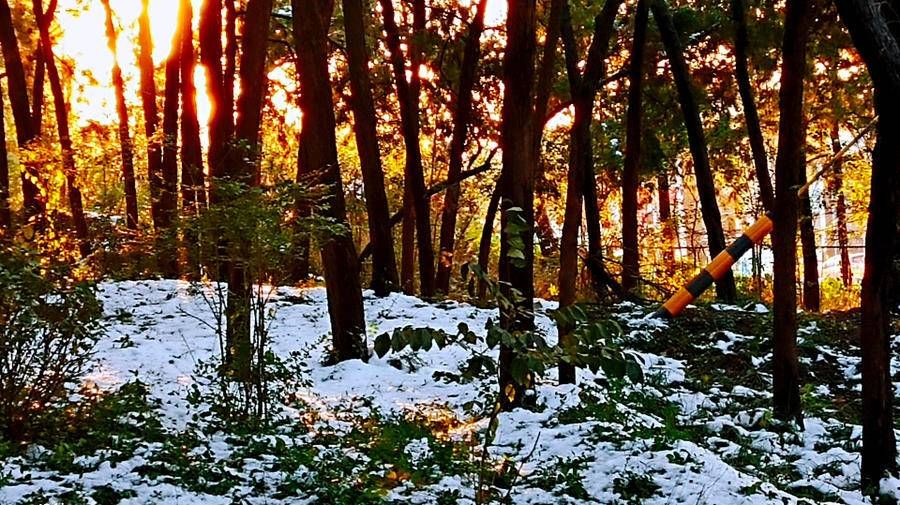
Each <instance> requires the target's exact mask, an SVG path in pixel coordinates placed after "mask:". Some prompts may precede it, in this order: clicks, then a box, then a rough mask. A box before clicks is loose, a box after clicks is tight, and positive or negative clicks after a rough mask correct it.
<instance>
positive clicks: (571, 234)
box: [559, 0, 622, 384]
mask: <svg viewBox="0 0 900 505" xmlns="http://www.w3.org/2000/svg"><path fill="white" fill-rule="evenodd" d="M621 3H622V2H621V0H607V2H606V3H605V4H604V5H603V10H602V12H601V13H600V15H598V16H597V18H596V19H595V20H594V34H593V37H592V39H591V45H590V48H589V49H588V57H587V62H586V64H585V69H584V72H583V73H582V72H580V71H579V70H578V60H579V57H578V49H577V46H576V42H575V34H574V31H573V28H572V17H571V13H570V11H569V5H568V2H564V4H563V13H562V39H563V48H564V52H565V60H566V74H567V76H568V80H569V89H570V90H571V91H570V92H571V95H572V104H573V106H574V108H575V117H574V119H573V121H572V129H571V133H570V138H569V167H568V172H567V175H566V182H567V186H566V206H565V214H564V217H563V229H562V239H561V241H560V251H559V306H560V308H563V307H567V306H569V305H572V304H574V303H575V299H576V294H577V286H576V277H577V274H578V229H579V227H580V226H581V209H582V202H584V205H585V211H586V219H587V227H588V230H589V238H588V242H589V245H588V256H589V260H588V261H589V262H591V263H593V262H595V261H602V260H600V249H599V246H600V244H599V218H600V216H599V212H598V209H597V195H596V188H595V186H594V185H595V180H594V170H593V154H592V145H591V120H592V119H593V110H594V95H595V94H596V91H597V86H598V85H599V82H600V78H601V77H602V75H603V73H604V68H603V66H604V65H603V60H604V59H605V58H606V55H607V54H608V53H609V45H610V39H611V37H612V34H613V22H614V21H615V15H616V12H617V11H618V8H619V5H621ZM594 220H596V221H595V222H592V221H594ZM592 239H593V240H592ZM601 264H602V263H601ZM592 272H593V270H592ZM573 329H574V328H573V327H572V326H571V325H564V324H560V325H559V342H560V346H561V347H562V348H563V349H566V348H567V347H570V346H571V345H573V342H572V340H571V333H572V330H573ZM575 375H576V374H575V367H574V366H573V365H572V364H570V363H568V362H565V361H561V362H560V363H559V381H560V383H563V384H565V383H574V382H575Z"/></svg>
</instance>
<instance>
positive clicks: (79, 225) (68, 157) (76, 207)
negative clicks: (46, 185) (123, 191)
mask: <svg viewBox="0 0 900 505" xmlns="http://www.w3.org/2000/svg"><path fill="white" fill-rule="evenodd" d="M32 4H33V6H34V17H35V19H36V20H37V23H38V29H39V32H40V37H41V50H42V51H43V54H44V61H45V62H46V64H47V77H48V80H49V81H50V92H51V93H52V95H53V108H54V111H55V112H56V126H57V132H58V134H59V146H60V150H61V151H62V164H63V173H65V176H66V187H67V190H68V191H67V194H68V198H69V212H71V213H72V223H73V224H74V226H75V237H76V238H77V239H78V250H79V251H80V252H81V256H82V257H86V256H88V255H89V254H90V253H91V245H90V237H89V236H88V228H87V221H86V220H85V217H84V207H83V204H82V201H81V191H80V190H79V188H78V181H77V172H76V167H75V151H74V150H73V149H72V139H71V137H70V136H69V105H68V104H67V103H66V100H65V97H64V95H63V88H62V82H61V80H60V77H59V71H58V70H57V68H56V60H55V59H54V56H53V42H52V39H51V38H50V24H51V23H52V22H53V15H54V12H53V11H54V9H55V3H51V4H50V5H51V7H50V9H48V11H47V12H46V13H44V12H43V5H42V3H41V0H33V2H32Z"/></svg>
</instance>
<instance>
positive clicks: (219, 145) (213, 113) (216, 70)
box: [198, 0, 235, 203]
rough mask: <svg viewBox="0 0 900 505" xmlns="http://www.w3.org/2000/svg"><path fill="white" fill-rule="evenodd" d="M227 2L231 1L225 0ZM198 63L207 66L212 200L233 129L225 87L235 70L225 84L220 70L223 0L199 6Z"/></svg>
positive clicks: (231, 41) (208, 0) (206, 0)
mask: <svg viewBox="0 0 900 505" xmlns="http://www.w3.org/2000/svg"><path fill="white" fill-rule="evenodd" d="M226 3H231V2H230V0H226ZM198 32H199V45H200V64H201V65H202V66H203V68H204V69H205V70H206V93H207V95H208V96H209V103H210V109H211V110H210V117H209V125H208V126H209V148H208V151H207V164H208V165H209V177H210V188H209V201H210V203H215V202H216V201H217V200H216V192H215V179H217V178H220V177H223V175H224V166H223V162H224V159H225V152H226V147H227V144H228V139H229V138H230V137H231V134H232V131H233V129H234V118H233V113H234V111H233V108H234V107H233V105H234V104H233V101H231V100H228V97H229V96H231V91H229V90H228V87H229V86H231V83H232V82H234V81H233V79H234V74H233V73H232V74H231V75H230V76H229V80H228V81H227V84H228V86H226V81H225V76H224V75H223V71H222V0H203V3H202V4H201V6H200V21H199V24H198ZM227 35H228V37H229V39H228V41H229V42H228V43H229V44H232V45H233V44H234V35H235V33H234V31H233V30H231V31H229V32H227Z"/></svg>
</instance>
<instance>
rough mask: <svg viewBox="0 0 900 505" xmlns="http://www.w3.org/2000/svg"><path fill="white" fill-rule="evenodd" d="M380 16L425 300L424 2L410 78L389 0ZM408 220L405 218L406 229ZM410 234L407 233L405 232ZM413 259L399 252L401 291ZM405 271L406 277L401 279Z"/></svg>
mask: <svg viewBox="0 0 900 505" xmlns="http://www.w3.org/2000/svg"><path fill="white" fill-rule="evenodd" d="M379 1H380V3H381V11H382V16H383V18H384V31H385V34H386V41H387V47H388V51H389V52H390V61H391V68H392V70H393V74H394V87H395V89H396V93H397V101H398V102H399V103H400V122H401V127H402V130H403V143H404V145H405V147H406V163H405V169H404V180H405V187H406V189H405V191H406V193H405V195H404V209H409V208H410V207H409V203H410V202H411V203H412V207H411V208H412V210H413V211H414V212H413V214H414V217H415V227H416V246H417V248H418V253H419V284H420V292H421V294H422V296H424V297H430V296H433V295H434V281H435V274H434V251H433V248H432V245H431V217H430V216H431V210H430V208H431V205H430V203H429V200H428V196H427V195H426V189H425V174H424V171H423V168H422V152H421V148H420V146H419V81H420V79H419V62H420V58H421V56H420V55H419V51H421V48H419V47H418V41H419V39H421V38H422V35H423V32H424V28H425V3H424V0H415V1H414V3H413V18H414V21H413V24H414V25H415V26H414V32H415V33H414V34H413V37H412V42H410V43H409V52H410V62H411V63H412V77H411V79H410V81H409V82H407V80H406V63H405V61H404V56H403V50H402V48H401V46H400V31H399V29H398V28H397V23H396V22H395V21H394V5H393V3H392V1H391V0H379ZM408 223H409V218H407V228H409V226H408ZM407 233H409V232H407ZM411 261H412V259H411V257H410V251H409V247H408V246H406V247H404V249H403V251H402V252H401V261H400V276H401V279H400V280H401V283H402V284H403V290H404V291H405V292H410V287H411V286H410V285H409V281H410V274H409V266H410V263H411ZM404 269H405V271H406V272H407V275H406V276H405V277H404V274H403V272H404Z"/></svg>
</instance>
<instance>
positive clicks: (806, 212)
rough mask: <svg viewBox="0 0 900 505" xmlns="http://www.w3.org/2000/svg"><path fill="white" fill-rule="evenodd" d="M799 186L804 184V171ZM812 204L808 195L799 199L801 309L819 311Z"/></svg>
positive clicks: (817, 262) (817, 271) (817, 268)
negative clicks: (801, 259)
mask: <svg viewBox="0 0 900 505" xmlns="http://www.w3.org/2000/svg"><path fill="white" fill-rule="evenodd" d="M803 172H804V173H801V174H800V175H801V184H805V183H806V177H805V175H806V173H805V172H806V169H805V168H804V171H803ZM813 224H814V223H813V214H812V202H810V200H809V193H806V194H805V195H803V196H802V197H800V247H801V249H802V251H803V308H804V309H806V310H808V311H810V312H818V311H819V299H820V295H819V258H818V255H817V254H816V230H815V229H814V228H813Z"/></svg>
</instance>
